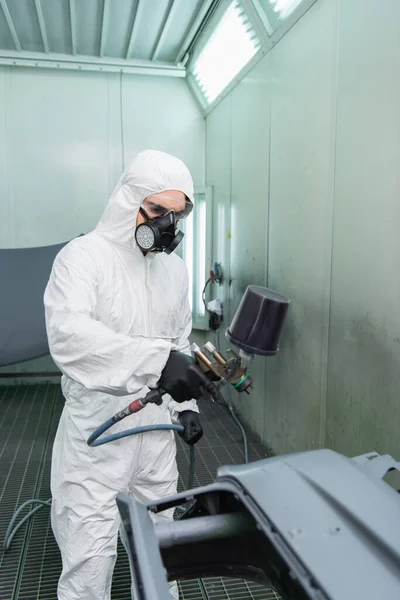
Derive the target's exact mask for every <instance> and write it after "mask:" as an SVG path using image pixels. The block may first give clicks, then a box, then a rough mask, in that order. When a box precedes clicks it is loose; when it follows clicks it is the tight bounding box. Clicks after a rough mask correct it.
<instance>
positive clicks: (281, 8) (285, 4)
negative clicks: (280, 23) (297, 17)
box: [269, 0, 303, 19]
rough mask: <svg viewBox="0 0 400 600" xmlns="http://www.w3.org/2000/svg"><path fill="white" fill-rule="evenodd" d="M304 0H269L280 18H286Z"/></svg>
mask: <svg viewBox="0 0 400 600" xmlns="http://www.w3.org/2000/svg"><path fill="white" fill-rule="evenodd" d="M302 1H303V0H269V3H270V4H271V5H272V7H273V9H274V11H275V12H276V13H278V17H279V19H286V18H287V17H288V16H289V15H290V14H291V13H292V12H293V11H294V9H295V8H297V7H298V6H299V4H301V3H302Z"/></svg>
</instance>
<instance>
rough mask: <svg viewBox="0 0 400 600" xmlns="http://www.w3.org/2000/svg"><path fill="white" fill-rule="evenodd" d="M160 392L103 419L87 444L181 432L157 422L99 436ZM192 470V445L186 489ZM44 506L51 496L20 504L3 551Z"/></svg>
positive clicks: (156, 398)
mask: <svg viewBox="0 0 400 600" xmlns="http://www.w3.org/2000/svg"><path fill="white" fill-rule="evenodd" d="M161 394H162V390H161V391H158V390H153V391H151V392H149V393H148V394H147V396H146V397H145V398H143V399H140V400H134V401H133V402H131V404H129V405H128V406H127V407H126V408H125V409H123V410H122V411H120V412H118V413H116V414H115V415H113V416H112V417H111V418H110V419H108V420H107V421H105V423H103V424H102V425H100V426H99V427H97V429H95V431H94V432H93V433H92V434H91V435H90V437H89V438H88V440H87V444H88V446H91V447H96V446H102V445H103V444H109V443H110V442H113V441H114V440H120V439H122V438H124V437H128V436H131V435H137V434H139V433H147V432H149V431H177V432H182V431H183V430H184V427H183V425H173V424H165V425H164V424H157V425H145V426H143V427H133V428H132V429H127V430H125V431H119V432H117V433H111V434H109V435H105V436H103V437H100V436H101V434H102V433H104V432H105V431H107V430H108V429H110V428H111V427H112V426H113V425H115V423H118V421H121V420H122V419H124V418H125V417H128V416H129V415H131V414H133V413H135V412H139V411H140V410H142V409H143V408H144V407H145V406H146V404H148V403H149V402H154V403H156V404H160V403H161V402H160V400H161V401H162V399H161ZM194 472H195V450H194V446H190V453H189V479H188V489H189V490H190V489H191V488H192V487H193V485H194ZM30 504H36V505H37V506H35V507H34V508H33V509H32V510H30V511H29V512H28V514H26V515H25V517H24V518H23V519H22V520H21V521H20V522H19V523H18V525H17V526H16V527H14V525H15V522H16V520H17V519H18V516H19V515H20V513H21V512H22V511H23V510H24V508H26V507H27V506H29V505H30ZM44 506H47V507H50V506H51V498H49V499H48V500H39V499H37V498H33V499H32V500H27V501H26V502H24V503H23V504H21V506H20V507H19V508H18V509H17V510H16V511H15V513H14V514H13V516H12V518H11V521H10V523H9V525H8V527H7V531H6V534H5V536H4V541H3V550H4V552H7V550H8V549H9V548H10V544H11V542H12V540H13V538H14V537H15V535H16V534H17V532H18V531H19V529H20V528H21V527H22V525H24V524H25V523H26V522H27V521H28V520H29V519H30V518H31V517H32V516H33V515H34V514H35V513H36V512H37V511H38V510H40V509H41V508H43V507H44ZM185 512H186V511H185V510H184V509H183V512H182V513H181V514H180V515H179V517H178V518H182V517H183V515H184V514H185Z"/></svg>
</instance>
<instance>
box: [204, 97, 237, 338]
mask: <svg viewBox="0 0 400 600" xmlns="http://www.w3.org/2000/svg"><path fill="white" fill-rule="evenodd" d="M231 115H232V99H231V96H228V98H227V99H226V100H224V102H222V103H221V104H220V105H219V106H218V107H217V108H216V109H215V110H214V111H213V112H212V113H211V115H210V116H209V117H208V119H207V127H206V156H207V172H206V179H207V184H208V185H210V186H212V192H213V251H214V258H213V260H214V261H219V262H220V263H221V264H222V268H223V271H224V276H225V281H224V284H223V286H218V288H217V289H214V290H212V293H213V296H214V297H219V298H220V300H221V301H222V302H223V304H224V319H225V320H224V326H226V325H227V324H228V320H229V314H230V311H229V280H230V252H231V233H230V231H231V230H230V228H231V177H232V173H231V154H232V148H231V145H232V144H231V138H232V135H231V133H232V118H231ZM220 341H221V344H222V349H225V348H226V344H225V340H224V338H223V336H221V339H220Z"/></svg>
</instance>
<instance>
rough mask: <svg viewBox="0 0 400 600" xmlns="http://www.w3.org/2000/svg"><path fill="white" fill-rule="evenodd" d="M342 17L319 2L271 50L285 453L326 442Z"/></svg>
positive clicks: (274, 374)
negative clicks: (284, 315)
mask: <svg viewBox="0 0 400 600" xmlns="http://www.w3.org/2000/svg"><path fill="white" fill-rule="evenodd" d="M336 19H337V7H336V2H320V3H317V4H316V5H315V6H314V7H313V9H312V10H310V11H309V12H308V13H307V14H306V15H305V16H304V17H303V19H301V21H300V22H299V23H298V24H297V25H296V26H295V27H294V28H293V30H292V31H291V32H290V34H289V35H287V36H286V37H284V38H283V40H282V41H281V43H279V44H278V45H277V46H276V47H275V48H274V51H273V56H272V59H273V63H272V64H273V76H274V78H273V82H274V83H273V88H272V114H271V167H270V178H271V182H270V222H269V268H268V276H269V279H268V283H269V285H270V287H272V288H275V289H277V290H279V291H280V292H282V293H284V294H286V295H288V296H289V297H290V298H291V300H292V305H291V308H290V312H289V318H288V321H287V325H286V327H285V331H284V336H283V339H282V344H281V346H282V350H281V353H280V355H279V357H277V359H276V360H270V361H268V363H267V388H266V400H267V413H268V423H266V432H267V436H268V440H269V442H270V444H271V445H272V447H273V448H274V449H275V450H276V451H279V452H287V451H296V450H300V449H303V448H315V447H318V445H319V443H320V423H321V420H322V421H323V414H322V413H321V410H323V407H321V391H322V392H323V391H324V390H323V389H322V388H323V386H324V378H325V370H326V360H325V356H326V348H325V347H324V345H325V344H326V334H325V327H326V313H327V310H328V302H327V300H328V298H329V296H328V295H327V292H326V290H327V286H329V270H330V248H331V216H332V169H333V148H334V145H333V135H334V120H333V119H334V108H335V97H336V88H335V83H336V82H335V78H334V76H333V74H334V72H335V63H336ZM322 426H324V425H322Z"/></svg>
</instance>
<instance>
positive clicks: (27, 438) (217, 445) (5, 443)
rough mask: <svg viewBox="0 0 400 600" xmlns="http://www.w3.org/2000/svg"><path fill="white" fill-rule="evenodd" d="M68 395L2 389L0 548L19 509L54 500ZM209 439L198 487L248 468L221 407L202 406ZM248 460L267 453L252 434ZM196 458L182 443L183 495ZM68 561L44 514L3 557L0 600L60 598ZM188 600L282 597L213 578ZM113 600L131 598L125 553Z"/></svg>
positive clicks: (187, 587) (49, 389)
mask: <svg viewBox="0 0 400 600" xmlns="http://www.w3.org/2000/svg"><path fill="white" fill-rule="evenodd" d="M62 407H63V397H62V394H61V389H60V387H59V386H58V385H36V386H17V387H2V388H0V506H1V511H0V543H1V544H2V543H3V539H4V534H5V531H6V528H7V526H8V523H9V521H10V519H11V517H12V514H13V513H14V511H15V510H16V509H17V508H18V507H19V506H20V505H21V504H22V503H23V502H25V501H26V500H29V499H31V498H40V499H42V500H46V499H47V498H49V497H50V487H49V480H50V461H51V449H52V442H53V439H54V435H55V432H56V429H57V424H58V420H59V417H60V414H61V410H62ZM201 413H202V423H203V427H204V437H203V438H202V440H201V441H200V442H199V443H198V444H197V446H196V448H197V452H196V485H206V484H208V483H211V482H212V481H214V478H215V475H216V471H217V468H218V467H219V466H220V465H222V464H227V463H230V464H234V463H241V462H243V448H242V439H241V435H240V432H239V430H238V429H237V426H236V425H235V423H234V421H233V420H232V419H231V417H230V416H229V414H228V413H227V412H226V411H225V410H224V409H223V408H222V407H220V406H218V405H215V404H210V403H203V404H202V406H201ZM248 442H249V458H250V460H258V459H260V458H265V457H266V456H267V452H266V450H265V448H264V447H263V446H262V444H260V443H259V442H258V441H257V439H256V437H255V436H254V435H252V434H251V433H249V435H248ZM188 461H189V452H188V446H186V445H185V444H184V443H183V442H182V441H181V439H180V438H178V466H179V471H180V474H181V476H180V480H179V489H180V490H182V489H184V487H185V484H186V482H187V477H188V465H189V462H188ZM60 570H61V560H60V555H59V552H58V548H57V545H56V542H55V540H54V538H53V534H52V531H51V527H50V519H49V510H48V509H47V508H43V509H41V510H39V511H38V512H37V513H36V514H35V516H34V517H33V518H31V519H30V522H29V523H28V524H27V525H25V526H24V527H23V528H22V529H21V530H20V531H19V532H18V533H17V535H16V537H15V538H14V539H13V541H12V544H11V547H10V549H9V551H8V552H7V553H6V554H4V555H3V554H2V550H1V553H0V598H1V600H35V599H36V600H55V599H56V597H57V581H58V577H59V573H60ZM179 587H180V598H181V600H200V599H201V600H228V599H232V600H233V599H234V600H247V599H249V600H276V599H278V596H277V595H276V593H275V592H273V591H272V590H267V589H265V588H263V587H261V586H259V585H257V584H254V583H252V582H246V581H244V580H239V579H225V578H224V579H221V578H208V579H202V580H192V581H182V582H180V583H179ZM112 600H131V596H130V573H129V563H128V559H127V557H126V554H125V552H124V550H123V548H122V547H120V548H119V555H118V559H117V564H116V568H115V571H114V579H113V587H112Z"/></svg>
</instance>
